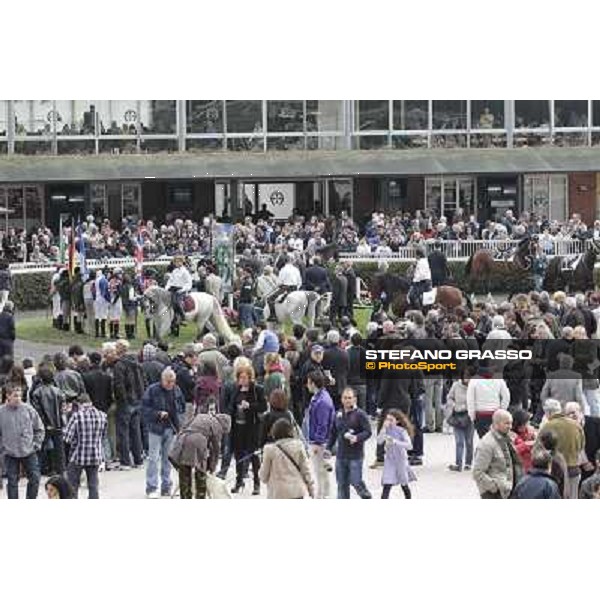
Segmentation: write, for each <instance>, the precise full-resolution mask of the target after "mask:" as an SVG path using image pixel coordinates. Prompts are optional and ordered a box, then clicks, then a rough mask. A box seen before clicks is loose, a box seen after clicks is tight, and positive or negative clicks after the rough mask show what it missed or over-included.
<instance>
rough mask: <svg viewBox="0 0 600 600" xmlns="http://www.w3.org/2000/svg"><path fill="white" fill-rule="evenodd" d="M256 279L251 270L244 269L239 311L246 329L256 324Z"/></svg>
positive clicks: (241, 321)
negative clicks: (253, 278) (254, 279)
mask: <svg viewBox="0 0 600 600" xmlns="http://www.w3.org/2000/svg"><path fill="white" fill-rule="evenodd" d="M253 291H254V281H253V280H252V274H251V273H250V272H249V271H244V275H243V277H242V281H241V285H240V295H239V299H238V312H239V317H240V323H241V324H242V327H243V328H244V329H246V328H248V327H254V325H255V324H256V314H255V312H254V297H253V296H254V293H253Z"/></svg>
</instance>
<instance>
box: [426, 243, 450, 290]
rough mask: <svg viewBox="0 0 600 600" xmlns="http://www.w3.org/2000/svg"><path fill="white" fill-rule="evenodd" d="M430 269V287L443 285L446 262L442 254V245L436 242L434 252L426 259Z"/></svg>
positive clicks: (446, 271) (446, 269)
mask: <svg viewBox="0 0 600 600" xmlns="http://www.w3.org/2000/svg"><path fill="white" fill-rule="evenodd" d="M427 260H428V261H429V268H430V269H431V285H432V286H433V287H436V286H438V285H444V284H445V283H446V278H447V276H448V261H447V259H446V256H445V254H444V253H443V252H442V243H441V242H440V241H439V240H436V242H435V244H434V250H433V251H432V252H431V253H430V254H429V256H428V257H427Z"/></svg>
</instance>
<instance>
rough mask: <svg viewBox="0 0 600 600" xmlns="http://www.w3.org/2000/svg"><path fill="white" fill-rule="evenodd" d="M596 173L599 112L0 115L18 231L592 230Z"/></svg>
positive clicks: (231, 107) (4, 181)
mask: <svg viewBox="0 0 600 600" xmlns="http://www.w3.org/2000/svg"><path fill="white" fill-rule="evenodd" d="M599 173H600V100H364V101H363V100H339V101H335V100H130V101H127V100H3V101H0V208H6V209H8V212H7V214H6V215H5V216H4V217H3V218H4V219H5V220H6V221H5V225H6V226H16V227H19V228H21V227H26V228H30V227H32V226H35V225H37V224H39V223H47V224H48V225H50V226H54V225H56V224H57V222H58V219H59V215H60V214H65V213H67V214H82V215H83V214H87V213H93V214H95V215H96V216H98V217H105V218H109V219H111V220H112V221H115V222H117V221H118V220H119V219H121V218H122V217H125V216H129V217H138V218H146V219H147V218H154V219H156V220H158V221H163V220H165V219H166V218H167V219H168V218H171V217H175V216H183V217H192V218H196V219H199V218H201V217H202V216H204V215H206V214H208V213H210V212H214V213H216V214H217V215H223V214H226V215H228V216H231V217H234V218H236V217H239V216H241V215H242V214H244V213H245V212H250V211H254V210H256V208H257V207H259V206H260V205H262V204H263V203H265V204H267V206H268V208H269V209H270V210H271V212H273V213H274V214H275V215H276V216H277V217H279V218H286V217H287V216H289V215H290V214H292V211H294V210H295V211H297V212H300V213H303V214H312V213H315V212H316V213H320V212H323V213H327V214H339V212H341V211H342V210H346V211H348V212H350V213H352V214H353V216H354V217H355V218H356V219H358V220H361V219H364V218H366V217H367V215H368V214H370V213H371V212H372V211H373V210H383V211H386V212H389V211H396V210H406V211H414V210H416V209H423V208H424V209H430V210H434V211H435V212H436V213H437V214H447V215H449V216H450V215H452V214H453V213H454V212H455V211H456V210H457V209H460V210H462V211H463V212H465V213H469V214H471V213H472V214H475V215H477V217H478V218H479V219H481V220H485V219H489V218H493V217H494V216H495V215H497V214H498V213H500V212H503V211H505V210H507V209H508V208H512V209H513V210H515V211H520V210H525V209H526V210H533V211H536V212H537V213H541V214H544V215H547V216H549V217H550V218H551V219H558V220H563V219H565V218H567V217H568V216H569V215H570V214H571V213H573V212H579V213H581V214H582V216H583V218H584V220H586V221H587V222H592V221H593V220H594V219H595V218H596V217H597V216H598V214H599V207H600V198H599V197H600V181H599V180H598V177H599V176H598V174H599Z"/></svg>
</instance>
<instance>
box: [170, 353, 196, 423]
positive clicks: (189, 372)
mask: <svg viewBox="0 0 600 600" xmlns="http://www.w3.org/2000/svg"><path fill="white" fill-rule="evenodd" d="M197 364H198V353H197V352H196V351H195V350H194V348H193V347H192V346H189V347H187V348H186V349H185V350H184V353H183V360H182V361H181V362H180V363H179V364H178V365H177V366H176V367H175V373H176V374H177V385H178V386H179V389H180V390H181V393H182V394H183V399H184V400H185V420H186V421H187V420H188V419H189V418H191V417H192V416H193V414H194V391H195V389H196V368H197Z"/></svg>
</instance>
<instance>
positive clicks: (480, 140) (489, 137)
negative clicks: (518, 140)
mask: <svg viewBox="0 0 600 600" xmlns="http://www.w3.org/2000/svg"><path fill="white" fill-rule="evenodd" d="M470 139H471V148H506V134H505V133H471V135H470Z"/></svg>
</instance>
